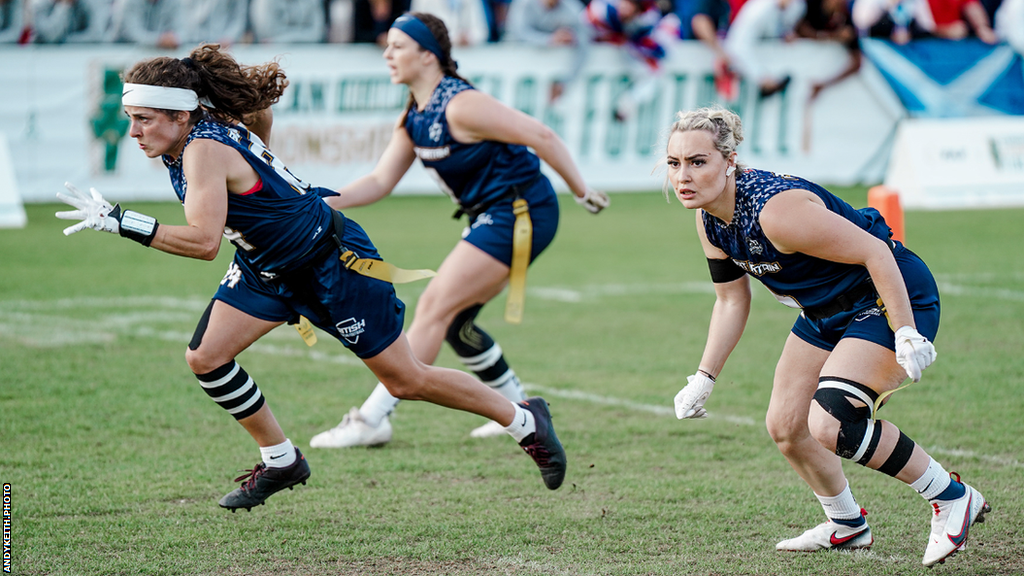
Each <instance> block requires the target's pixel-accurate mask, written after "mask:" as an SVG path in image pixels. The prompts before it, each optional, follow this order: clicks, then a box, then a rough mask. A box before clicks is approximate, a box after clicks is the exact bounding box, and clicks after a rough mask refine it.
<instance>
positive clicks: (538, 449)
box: [523, 442, 551, 466]
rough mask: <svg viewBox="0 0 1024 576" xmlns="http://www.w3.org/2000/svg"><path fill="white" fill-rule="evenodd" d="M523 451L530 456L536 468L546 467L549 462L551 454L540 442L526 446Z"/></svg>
mask: <svg viewBox="0 0 1024 576" xmlns="http://www.w3.org/2000/svg"><path fill="white" fill-rule="evenodd" d="M523 450H524V451H525V452H526V453H527V454H529V455H530V457H531V458H533V460H534V461H535V462H536V463H537V465H538V466H547V465H548V464H549V463H550V461H551V453H550V452H548V449H547V448H545V447H544V445H543V444H541V443H540V442H534V443H533V444H527V445H526V446H523Z"/></svg>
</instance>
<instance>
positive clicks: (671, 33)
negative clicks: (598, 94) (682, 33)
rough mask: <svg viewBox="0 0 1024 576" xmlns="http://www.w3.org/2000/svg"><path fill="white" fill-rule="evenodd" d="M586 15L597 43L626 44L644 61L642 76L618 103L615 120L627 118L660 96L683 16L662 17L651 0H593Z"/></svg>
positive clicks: (669, 15) (626, 46) (631, 53)
mask: <svg viewBox="0 0 1024 576" xmlns="http://www.w3.org/2000/svg"><path fill="white" fill-rule="evenodd" d="M584 14H585V16H586V20H587V22H588V23H589V24H590V26H591V28H592V30H593V35H594V36H593V37H594V40H595V41H596V42H606V43H609V44H614V45H616V46H622V47H623V48H625V49H626V54H627V55H628V56H629V57H630V58H631V59H633V60H634V61H636V62H638V63H641V64H642V66H639V67H637V68H636V70H638V71H639V72H640V73H641V75H642V77H641V78H640V79H639V80H638V81H636V82H635V83H634V84H633V86H632V87H631V88H630V89H629V90H628V91H626V92H625V93H623V94H622V95H620V96H619V98H618V100H617V101H616V103H615V119H616V120H618V121H623V120H626V119H628V118H630V117H631V116H633V115H634V114H635V113H636V111H637V108H638V107H639V106H640V105H642V104H645V103H647V102H650V101H651V100H653V99H654V97H655V96H657V94H658V85H659V83H660V78H661V72H662V68H661V61H662V60H664V59H665V56H666V55H667V54H668V49H669V48H670V47H671V46H672V44H673V42H674V41H675V40H678V38H679V18H678V17H677V16H676V15H675V14H668V15H665V16H662V13H661V10H660V9H659V8H658V6H657V4H655V3H654V2H652V1H650V0H590V3H589V4H588V5H587V9H586V11H585V13H584Z"/></svg>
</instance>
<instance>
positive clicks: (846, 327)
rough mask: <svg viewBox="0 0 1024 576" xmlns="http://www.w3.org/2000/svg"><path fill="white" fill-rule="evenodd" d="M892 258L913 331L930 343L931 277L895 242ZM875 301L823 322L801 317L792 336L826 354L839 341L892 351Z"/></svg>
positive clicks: (935, 320)
mask: <svg viewBox="0 0 1024 576" xmlns="http://www.w3.org/2000/svg"><path fill="white" fill-rule="evenodd" d="M893 256H895V257H896V264H897V265H898V266H899V267H900V272H901V273H902V274H903V281H904V282H905V283H906V285H907V293H908V295H909V296H910V307H911V308H912V309H913V311H914V323H915V324H916V325H917V331H918V332H920V333H921V335H922V336H924V337H925V338H927V339H929V340H931V341H932V342H934V341H935V336H936V334H938V331H939V288H938V286H936V285H935V278H933V277H932V273H931V271H929V270H928V266H927V265H925V263H924V261H923V260H921V258H919V257H918V256H917V254H914V253H913V252H911V251H910V250H908V249H907V248H905V247H904V246H903V245H902V244H899V243H897V247H896V249H895V250H893ZM876 299H877V296H873V295H872V296H866V297H864V298H862V299H861V300H860V301H858V302H857V304H856V305H855V306H854V307H853V310H850V311H849V312H840V313H839V314H836V315H834V316H830V317H828V318H825V319H823V320H811V319H809V318H807V316H805V315H804V314H801V315H800V317H799V318H797V320H796V323H795V324H793V334H796V335H797V336H798V337H800V339H801V340H803V341H805V342H807V343H808V344H811V345H812V346H815V347H817V348H821V349H823V350H828V351H830V352H831V351H832V350H833V349H834V348H835V347H836V344H838V343H839V341H840V340H842V339H843V338H859V339H861V340H867V341H868V342H874V343H875V344H878V345H879V346H885V347H886V348H888V349H890V350H892V351H894V352H895V350H896V339H895V335H894V334H893V331H892V328H890V327H889V320H888V319H887V318H886V317H885V314H883V313H882V309H881V308H880V307H879V306H878V304H877V300H876ZM897 328H899V326H897Z"/></svg>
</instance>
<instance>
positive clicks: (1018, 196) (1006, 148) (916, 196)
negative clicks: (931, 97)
mask: <svg viewBox="0 0 1024 576" xmlns="http://www.w3.org/2000/svg"><path fill="white" fill-rule="evenodd" d="M885 184H886V186H890V187H892V188H895V189H896V190H897V191H898V192H899V193H900V202H901V204H902V205H903V207H904V208H911V209H913V208H922V209H960V208H995V207H1013V206H1024V117H1019V116H1000V117H997V118H956V119H953V118H950V119H908V120H903V121H902V122H901V123H900V126H899V129H898V131H897V135H896V143H895V145H894V147H893V154H892V158H891V159H890V161H889V168H888V173H887V174H886V177H885Z"/></svg>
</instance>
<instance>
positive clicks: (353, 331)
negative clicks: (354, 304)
mask: <svg viewBox="0 0 1024 576" xmlns="http://www.w3.org/2000/svg"><path fill="white" fill-rule="evenodd" d="M334 327H335V328H337V329H338V334H340V335H341V337H342V338H344V339H345V342H348V343H349V344H355V343H357V342H359V335H360V334H362V333H363V332H366V320H356V319H355V318H349V319H348V320H342V321H341V322H338V323H337V324H335V325H334Z"/></svg>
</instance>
